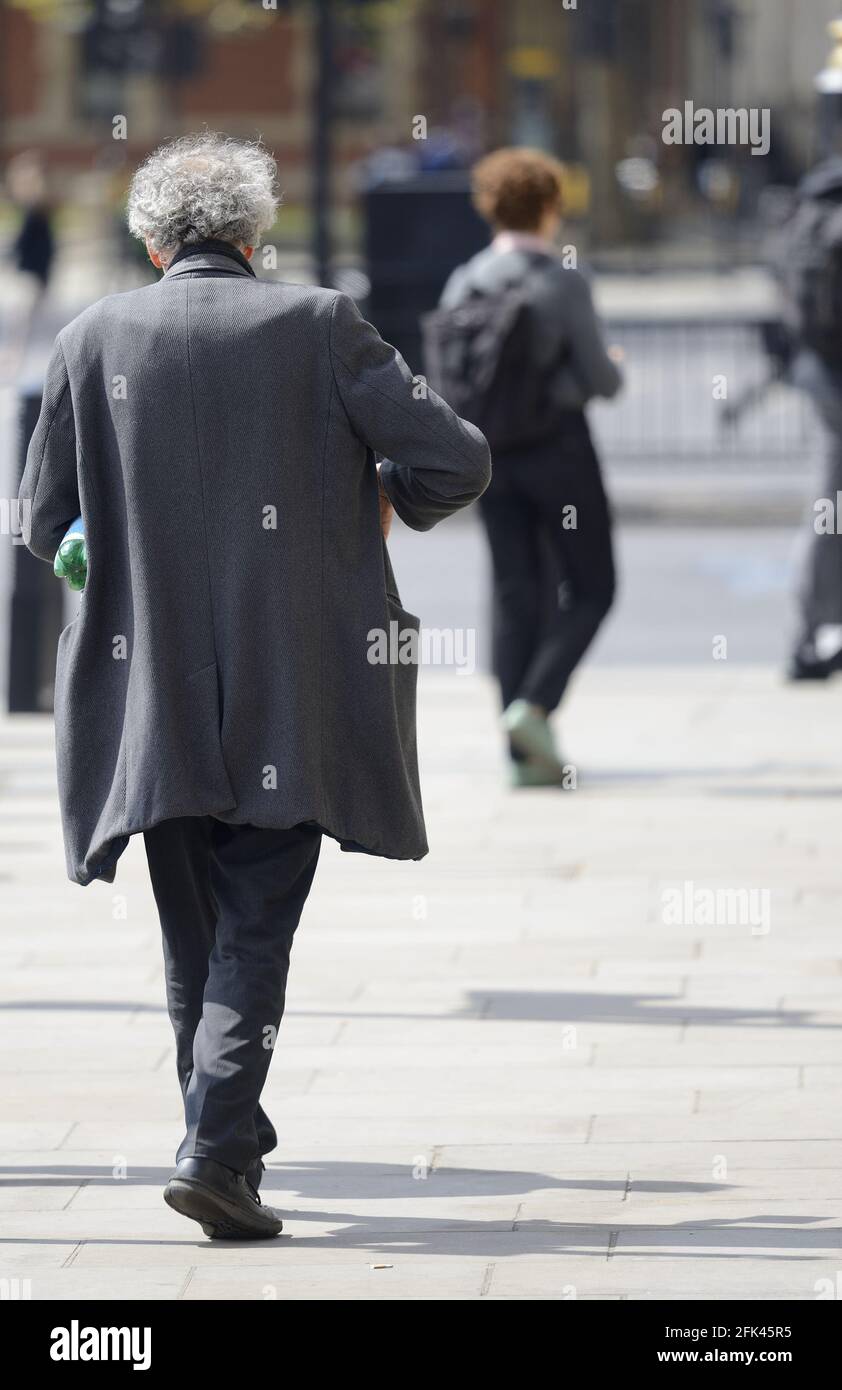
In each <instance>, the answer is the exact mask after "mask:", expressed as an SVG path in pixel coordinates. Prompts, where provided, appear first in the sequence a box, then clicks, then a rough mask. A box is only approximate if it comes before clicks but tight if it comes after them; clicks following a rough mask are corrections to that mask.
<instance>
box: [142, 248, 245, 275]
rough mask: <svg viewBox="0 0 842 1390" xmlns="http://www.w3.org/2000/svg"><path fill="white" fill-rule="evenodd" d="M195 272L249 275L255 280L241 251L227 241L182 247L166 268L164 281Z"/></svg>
mask: <svg viewBox="0 0 842 1390" xmlns="http://www.w3.org/2000/svg"><path fill="white" fill-rule="evenodd" d="M197 271H203V272H204V273H205V274H207V273H208V272H209V271H210V272H215V273H216V274H217V275H251V276H252V278H256V277H255V274H254V270H253V269H252V267H251V266H250V265H249V263H248V261H247V260H246V258H245V256H244V255H243V253H242V251H239V250H238V249H237V247H236V246H232V245H231V243H230V242H228V241H197V242H194V243H193V244H192V245H190V246H182V248H181V250H180V251H178V252H176V254H175V255H174V256H173V258H172V260H171V261H170V263H169V266H168V267H167V270H166V272H165V274H164V279H165V280H168V279H169V278H170V276H171V275H192V274H194V273H195V272H197Z"/></svg>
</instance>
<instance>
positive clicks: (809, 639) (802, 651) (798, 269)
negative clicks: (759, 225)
mask: <svg viewBox="0 0 842 1390" xmlns="http://www.w3.org/2000/svg"><path fill="white" fill-rule="evenodd" d="M775 245H776V249H775V253H774V255H775V261H776V265H775V270H776V274H777V277H778V280H779V282H780V286H781V289H782V292H783V317H784V323H785V325H786V327H787V328H788V330H789V332H790V334H791V336H792V339H793V345H794V355H793V359H792V364H791V367H790V380H791V381H792V383H793V384H794V385H795V386H798V387H800V388H801V389H802V390H803V391H805V392H806V393H807V395H808V396H809V397H810V399H811V400H812V401H813V404H814V405H815V407H816V411H817V414H818V416H819V419H820V421H821V424H822V426H823V429H824V432H825V436H826V451H825V466H824V476H823V482H822V488H823V492H822V496H823V497H825V498H827V499H829V500H830V502H831V503H832V505H833V508H834V514H835V509H836V505H837V503H838V502H839V500H840V498H842V158H838V157H835V158H832V159H827V160H825V161H823V162H822V163H821V164H818V165H817V166H816V168H815V169H813V170H811V171H810V173H809V174H807V175H806V177H805V178H804V179H803V180H802V183H801V185H800V187H799V190H798V197H797V202H796V206H795V210H794V212H793V213H792V215H791V216H790V218H789V219H788V221H787V223H786V224H785V226H784V228H783V229H782V231H781V233H780V234H779V236H778V237H777V238H776V243H775ZM819 522H820V518H819V516H818V515H817V510H816V508H815V507H814V506H813V505H811V507H810V513H809V519H808V528H807V529H806V530H805V541H806V563H805V566H804V573H803V577H802V581H801V586H800V592H799V606H800V610H801V616H800V630H799V632H798V636H797V638H796V643H795V649H794V651H793V654H792V658H791V661H790V666H789V671H788V675H789V677H790V679H791V680H826V679H827V677H828V676H830V675H832V674H833V673H834V672H835V671H840V670H842V531H841V530H840V527H842V519H840V518H839V517H838V516H836V525H835V526H834V527H831V528H826V527H825V528H823V527H822V526H821V525H820V524H819Z"/></svg>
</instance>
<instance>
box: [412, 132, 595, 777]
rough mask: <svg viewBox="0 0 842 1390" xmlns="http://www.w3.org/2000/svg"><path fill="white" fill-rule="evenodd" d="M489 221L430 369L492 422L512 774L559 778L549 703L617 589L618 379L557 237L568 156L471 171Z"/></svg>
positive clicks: (513, 154) (492, 161)
mask: <svg viewBox="0 0 842 1390" xmlns="http://www.w3.org/2000/svg"><path fill="white" fill-rule="evenodd" d="M472 187H473V196H474V202H475V205H476V207H477V209H478V210H479V212H480V213H481V215H482V216H483V217H484V218H485V219H486V220H487V221H488V222H489V224H490V226H491V228H492V231H493V233H494V236H493V240H492V242H491V244H490V246H489V247H488V248H487V249H486V250H484V251H481V252H480V253H479V254H478V255H476V256H474V257H473V259H472V260H470V261H469V262H468V263H467V264H466V265H463V266H460V267H459V268H458V269H457V270H455V271H454V272H453V274H452V276H451V277H450V279H449V280H448V282H447V284H446V286H445V289H444V292H443V294H442V297H441V301H440V306H439V309H438V310H437V311H435V312H434V313H433V314H432V315H429V316H428V318H427V320H426V322H425V325H424V331H425V347H426V357H427V364H428V374H429V376H430V378H431V381H432V384H433V386H435V387H436V389H437V390H440V391H441V392H442V394H443V395H444V396H445V399H446V400H448V401H449V402H450V404H451V405H453V407H454V409H456V410H457V411H458V412H459V414H460V415H462V416H464V417H465V418H466V419H469V420H473V422H474V423H475V424H478V425H479V427H480V428H481V429H482V430H483V433H484V434H485V435H486V437H487V439H488V441H489V444H490V445H491V448H492V452H493V456H494V475H493V478H492V481H491V485H490V486H489V488H488V490H487V491H486V492H485V493H484V495H483V497H482V500H481V503H480V510H481V514H482V519H483V521H484V523H485V529H486V533H487V536H488V542H489V546H490V551H491V562H492V569H493V583H494V593H493V604H494V616H493V661H494V670H495V674H496V676H497V680H498V682H499V685H500V692H501V698H502V704H503V720H502V722H503V729H504V731H505V735H506V738H507V744H508V751H509V755H510V772H511V780H512V783H513V785H515V786H540V785H546V784H558V783H560V782H562V781H563V778H564V764H563V760H562V756H561V754H560V753H559V751H558V750H557V748H556V746H555V741H554V738H553V733H552V729H551V726H550V722H549V716H550V715H551V714H552V712H553V711H554V710H555V709H556V708H557V706H558V704H559V702H560V701H561V698H562V696H563V694H564V692H565V690H566V688H567V684H568V681H569V680H570V677H571V675H572V674H573V671H574V670H575V668H576V666H577V665H578V663H579V661H580V660H581V659H582V657H583V655H584V653H585V652H586V650H587V648H588V646H589V645H590V643H591V641H592V640H593V638H594V636H595V634H596V632H597V629H598V628H599V626H600V624H601V622H602V621H603V619H604V618H605V615H606V614H607V612H608V610H609V608H610V607H611V604H612V601H613V598H614V587H615V573H614V557H613V548H612V540H611V521H610V515H609V507H608V502H607V499H606V495H605V489H604V487H603V482H602V477H601V472H600V466H599V460H598V458H597V455H596V452H595V450H594V446H593V443H592V440H591V436H590V431H589V428H588V423H587V420H586V417H585V406H586V405H587V402H588V401H589V400H590V399H591V398H592V397H593V396H607V397H610V396H613V395H614V394H615V393H616V392H617V391H618V390H619V388H620V385H621V375H620V372H619V370H618V367H617V359H619V355H620V354H619V353H618V352H616V350H614V351H613V352H612V350H608V349H606V346H605V344H604V342H603V336H602V331H601V328H600V325H599V322H598V320H597V316H596V314H595V311H594V307H593V302H592V299H591V293H590V289H589V287H588V283H587V281H586V279H585V278H584V276H583V275H582V274H581V273H580V272H579V271H578V270H577V269H575V268H573V267H571V266H569V265H568V264H566V263H565V260H564V259H563V258H562V256H561V254H560V253H559V251H558V250H557V249H556V244H555V243H556V238H557V234H558V232H559V229H560V225H561V217H562V206H563V169H562V166H561V165H560V164H559V163H558V162H557V161H556V160H555V159H552V158H551V157H550V156H548V155H546V154H543V153H542V152H540V151H538V150H531V149H521V148H516V149H501V150H497V151H496V152H495V153H493V154H490V155H487V156H486V157H485V158H484V159H481V160H480V161H479V163H478V164H476V165H475V166H474V169H473V173H472Z"/></svg>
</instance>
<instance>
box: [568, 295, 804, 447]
mask: <svg viewBox="0 0 842 1390" xmlns="http://www.w3.org/2000/svg"><path fill="white" fill-rule="evenodd" d="M607 336H608V338H609V340H610V341H611V342H612V343H618V344H619V345H620V346H621V347H622V348H623V349H624V351H625V362H624V364H623V370H624V375H625V386H624V389H623V391H622V393H621V394H620V395H619V396H617V397H616V398H615V399H614V400H613V401H595V402H594V403H593V405H592V407H591V410H590V419H591V424H592V426H593V429H594V435H595V438H596V439H597V441H598V443H599V446H600V448H601V451H602V453H603V455H604V457H605V458H606V459H607V460H608V461H609V462H616V463H619V464H621V465H623V466H638V465H640V466H648V465H653V466H658V465H664V466H666V465H669V466H671V467H675V466H678V467H682V466H688V467H691V466H692V465H693V464H698V463H702V462H704V463H706V464H708V465H710V464H711V463H714V462H715V463H716V464H717V465H721V466H722V467H723V468H726V467H727V468H729V469H731V470H735V471H738V472H742V471H758V472H781V473H784V472H787V471H789V470H791V469H795V470H797V469H799V467H800V466H803V464H804V462H805V460H811V459H813V458H815V457H816V455H817V453H818V451H819V450H820V447H821V431H820V429H819V427H818V424H817V422H816V419H815V417H814V414H813V411H812V407H811V405H810V403H809V401H807V399H806V398H805V397H804V395H803V394H802V393H801V392H799V391H796V390H795V389H794V388H793V387H792V386H789V385H787V384H786V382H785V381H783V380H780V379H777V380H776V379H774V377H775V371H776V359H775V357H773V356H770V355H769V351H768V348H769V347H772V348H774V347H775V346H776V333H775V325H774V323H773V321H771V320H761V319H757V320H754V321H747V320H746V319H745V318H736V317H735V318H722V317H715V318H713V317H711V318H698V319H658V318H653V319H649V320H647V319H635V320H632V319H612V320H611V321H610V322H609V323H608V325H607Z"/></svg>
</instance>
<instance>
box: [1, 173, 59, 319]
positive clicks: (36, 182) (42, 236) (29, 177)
mask: <svg viewBox="0 0 842 1390" xmlns="http://www.w3.org/2000/svg"><path fill="white" fill-rule="evenodd" d="M6 184H7V187H8V189H9V193H10V195H11V198H12V200H13V202H14V203H16V205H17V206H18V208H19V209H20V213H21V222H20V226H19V228H18V233H17V236H16V237H15V240H14V243H13V247H12V254H13V256H14V261H15V265H16V266H17V269H18V270H19V271H21V273H22V274H25V275H30V276H32V279H33V281H34V284H35V286H36V289H37V292H38V293H39V294H41V293H43V292H44V290H46V288H47V285H48V283H49V279H50V272H51V270H52V265H53V258H54V256H55V239H54V237H53V228H52V208H51V205H50V198H49V194H48V189H47V175H46V171H45V169H44V165H43V163H42V161H41V159H40V157H39V156H38V155H37V154H36V153H34V152H32V151H29V150H27V151H24V152H23V153H22V154H19V155H16V156H15V158H14V159H12V160H10V161H9V164H8V167H7V169H6Z"/></svg>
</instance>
